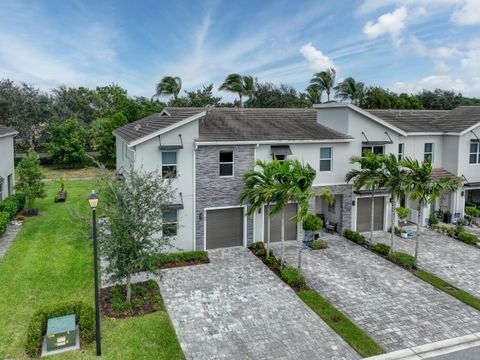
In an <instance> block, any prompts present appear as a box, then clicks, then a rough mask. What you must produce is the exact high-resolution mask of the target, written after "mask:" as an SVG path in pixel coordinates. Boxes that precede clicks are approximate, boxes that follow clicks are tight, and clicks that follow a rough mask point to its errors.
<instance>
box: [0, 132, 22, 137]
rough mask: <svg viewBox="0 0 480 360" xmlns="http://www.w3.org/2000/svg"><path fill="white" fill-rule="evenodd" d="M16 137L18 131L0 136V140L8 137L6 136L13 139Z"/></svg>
mask: <svg viewBox="0 0 480 360" xmlns="http://www.w3.org/2000/svg"><path fill="white" fill-rule="evenodd" d="M17 135H18V131H13V132H11V133H6V134H1V135H0V138H4V137H8V136H13V137H15V136H17Z"/></svg>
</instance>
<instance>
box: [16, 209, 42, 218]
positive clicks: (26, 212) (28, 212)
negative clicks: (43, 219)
mask: <svg viewBox="0 0 480 360" xmlns="http://www.w3.org/2000/svg"><path fill="white" fill-rule="evenodd" d="M19 215H21V216H26V217H32V216H39V215H40V212H39V211H38V210H37V209H31V210H22V211H20V214H19Z"/></svg>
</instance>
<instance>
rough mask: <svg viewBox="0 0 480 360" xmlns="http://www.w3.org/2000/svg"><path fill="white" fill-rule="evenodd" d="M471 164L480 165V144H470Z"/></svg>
mask: <svg viewBox="0 0 480 360" xmlns="http://www.w3.org/2000/svg"><path fill="white" fill-rule="evenodd" d="M469 162H470V164H480V143H470V161H469Z"/></svg>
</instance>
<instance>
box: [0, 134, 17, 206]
mask: <svg viewBox="0 0 480 360" xmlns="http://www.w3.org/2000/svg"><path fill="white" fill-rule="evenodd" d="M17 134H18V132H17V131H16V130H14V129H12V128H9V127H6V126H3V125H0V154H2V159H1V160H0V201H1V200H3V199H5V198H7V197H8V196H10V195H11V194H12V193H13V187H14V183H15V171H14V169H15V166H14V153H13V152H14V148H13V147H14V141H13V139H14V137H15V136H16V135H17Z"/></svg>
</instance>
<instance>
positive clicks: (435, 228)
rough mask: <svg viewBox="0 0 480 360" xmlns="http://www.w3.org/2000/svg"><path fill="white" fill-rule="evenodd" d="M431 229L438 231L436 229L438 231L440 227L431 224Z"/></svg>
mask: <svg viewBox="0 0 480 360" xmlns="http://www.w3.org/2000/svg"><path fill="white" fill-rule="evenodd" d="M432 229H433V230H438V229H440V226H439V225H438V224H433V225H432Z"/></svg>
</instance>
